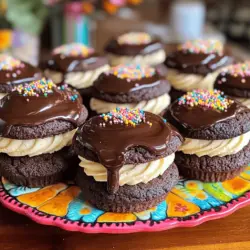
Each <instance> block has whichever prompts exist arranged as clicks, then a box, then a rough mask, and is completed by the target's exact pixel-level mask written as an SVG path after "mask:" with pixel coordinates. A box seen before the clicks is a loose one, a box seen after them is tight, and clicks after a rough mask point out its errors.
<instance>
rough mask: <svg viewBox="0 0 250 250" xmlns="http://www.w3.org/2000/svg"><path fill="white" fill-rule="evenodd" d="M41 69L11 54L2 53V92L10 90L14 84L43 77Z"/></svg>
mask: <svg viewBox="0 0 250 250" xmlns="http://www.w3.org/2000/svg"><path fill="white" fill-rule="evenodd" d="M41 76H42V73H41V71H40V70H39V69H38V68H36V67H33V66H32V65H30V64H28V63H25V62H22V61H20V60H17V59H15V58H13V57H11V56H9V55H0V92H2V93H6V92H10V91H11V89H12V88H13V85H17V84H24V83H28V82H31V81H34V80H36V79H39V78H41Z"/></svg>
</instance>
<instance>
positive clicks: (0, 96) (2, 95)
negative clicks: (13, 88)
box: [0, 93, 8, 99]
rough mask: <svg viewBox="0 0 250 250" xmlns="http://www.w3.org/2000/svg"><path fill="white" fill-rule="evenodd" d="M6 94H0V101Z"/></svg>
mask: <svg viewBox="0 0 250 250" xmlns="http://www.w3.org/2000/svg"><path fill="white" fill-rule="evenodd" d="M6 95H8V93H0V99H2V98H4V97H5V96H6Z"/></svg>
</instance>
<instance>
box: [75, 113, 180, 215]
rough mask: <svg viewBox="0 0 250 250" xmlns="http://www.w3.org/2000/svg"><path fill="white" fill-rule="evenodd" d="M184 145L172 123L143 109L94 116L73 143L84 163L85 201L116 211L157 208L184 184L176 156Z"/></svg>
mask: <svg viewBox="0 0 250 250" xmlns="http://www.w3.org/2000/svg"><path fill="white" fill-rule="evenodd" d="M181 143H182V137H181V135H180V134H179V133H178V132H177V130H175V129H174V128H173V127H172V126H171V125H170V124H168V123H166V122H165V121H164V120H163V119H162V118H161V117H160V116H158V115H154V114H152V113H149V112H144V111H142V110H139V109H136V110H130V109H125V108H121V109H116V110H114V111H112V112H109V113H106V114H102V115H100V116H95V117H93V118H91V119H90V120H88V121H87V122H86V123H85V124H84V125H83V126H81V127H80V128H79V130H78V131H77V134H76V135H75V137H74V140H73V148H74V150H75V152H76V153H77V154H78V155H79V158H80V159H81V163H80V167H81V168H79V172H78V174H77V184H78V185H79V186H80V187H81V188H82V189H83V197H84V199H86V200H87V201H89V202H90V203H92V204H93V205H94V206H96V207H98V208H99V209H102V210H105V211H113V212H139V211H142V210H146V209H148V208H151V207H153V206H155V205H157V204H158V203H159V202H161V201H162V200H164V199H165V197H166V195H167V193H168V192H169V191H170V190H171V188H172V187H173V186H174V185H175V184H176V183H177V181H178V177H179V174H178V170H177V167H176V166H175V164H174V157H175V151H176V150H177V149H178V147H179V146H180V145H181Z"/></svg>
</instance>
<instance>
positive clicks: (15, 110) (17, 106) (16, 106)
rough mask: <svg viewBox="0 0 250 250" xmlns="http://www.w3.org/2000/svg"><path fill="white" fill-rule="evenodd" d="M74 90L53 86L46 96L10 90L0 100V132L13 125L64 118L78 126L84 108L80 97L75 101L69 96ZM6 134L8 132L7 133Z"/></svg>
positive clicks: (2, 132)
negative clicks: (25, 94)
mask: <svg viewBox="0 0 250 250" xmlns="http://www.w3.org/2000/svg"><path fill="white" fill-rule="evenodd" d="M74 94H76V92H70V91H68V90H59V89H57V88H56V87H54V88H53V93H48V96H47V97H45V96H44V95H42V94H41V95H40V96H38V97H37V96H28V97H27V96H23V95H20V94H19V93H18V92H12V93H10V94H9V95H7V96H5V97H4V98H3V99H1V100H0V119H1V126H0V133H1V135H4V134H6V133H7V130H9V129H10V128H11V126H13V125H32V126H34V125H39V124H42V123H45V122H48V121H53V120H56V119H57V120H66V121H69V122H71V123H73V124H74V125H75V127H77V126H79V125H80V124H79V122H80V119H79V118H80V115H81V113H82V112H83V110H84V107H83V105H82V104H81V98H80V97H78V98H77V99H76V100H75V101H72V100H70V96H71V95H74ZM7 134H8V133H7Z"/></svg>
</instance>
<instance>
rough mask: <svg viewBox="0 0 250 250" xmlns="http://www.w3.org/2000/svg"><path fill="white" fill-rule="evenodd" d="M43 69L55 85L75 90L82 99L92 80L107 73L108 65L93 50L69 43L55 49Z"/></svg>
mask: <svg viewBox="0 0 250 250" xmlns="http://www.w3.org/2000/svg"><path fill="white" fill-rule="evenodd" d="M43 69H44V72H45V75H46V76H47V77H48V78H50V79H52V80H53V82H55V83H56V84H58V83H61V82H63V83H66V84H68V85H70V86H72V87H74V88H76V89H77V90H78V91H79V92H80V93H81V95H82V96H83V97H88V96H89V95H90V94H91V86H92V84H93V82H94V80H95V79H96V78H97V77H98V76H99V75H100V74H101V73H102V72H105V71H107V70H108V69H109V65H108V61H107V59H106V58H105V57H103V56H100V55H99V54H97V53H96V52H95V50H94V49H93V48H89V47H86V46H85V45H83V44H79V43H71V44H66V45H62V46H60V47H57V48H55V49H54V50H53V51H52V54H51V56H50V59H49V60H48V61H47V62H46V64H45V65H43Z"/></svg>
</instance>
